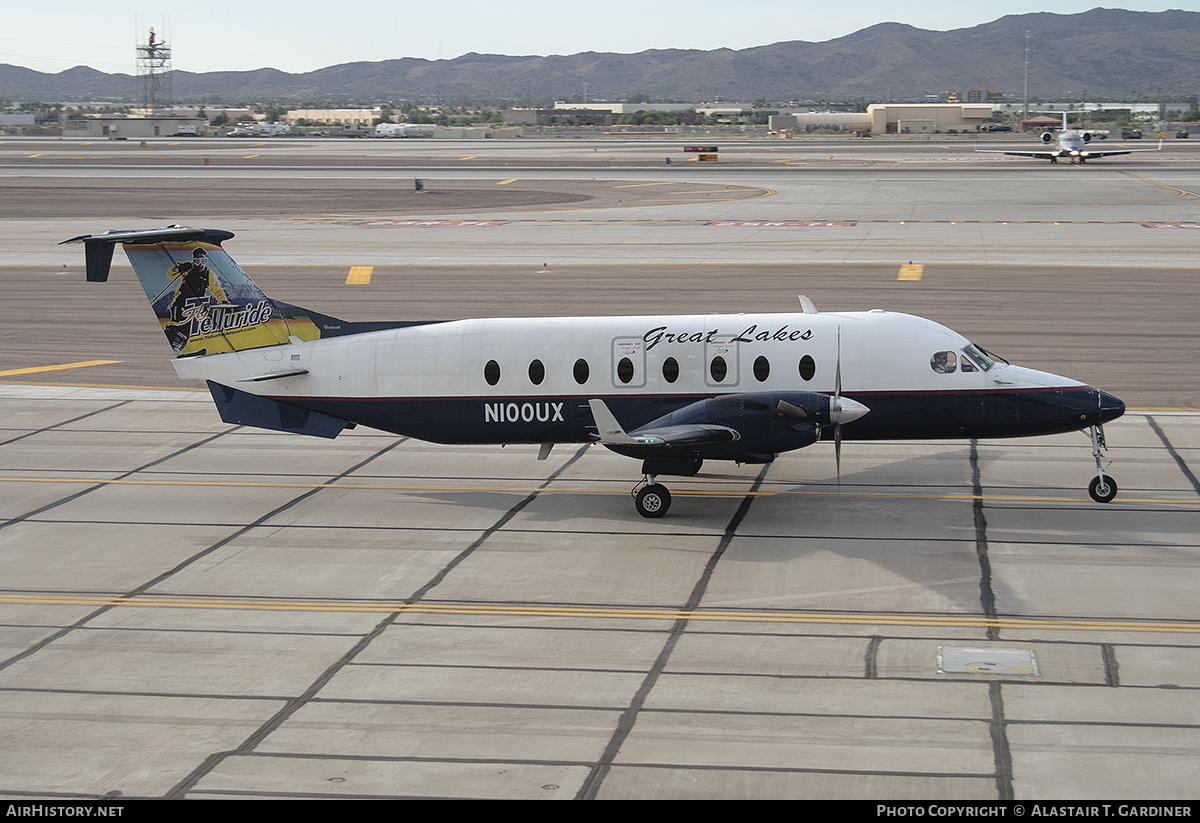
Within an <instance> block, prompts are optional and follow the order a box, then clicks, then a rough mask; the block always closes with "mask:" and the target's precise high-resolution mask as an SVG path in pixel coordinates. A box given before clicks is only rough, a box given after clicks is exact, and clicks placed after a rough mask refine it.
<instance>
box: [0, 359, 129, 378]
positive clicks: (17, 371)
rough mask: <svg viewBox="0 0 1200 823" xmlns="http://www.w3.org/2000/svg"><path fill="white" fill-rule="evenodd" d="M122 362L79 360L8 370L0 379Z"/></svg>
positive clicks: (122, 361)
mask: <svg viewBox="0 0 1200 823" xmlns="http://www.w3.org/2000/svg"><path fill="white" fill-rule="evenodd" d="M124 362H125V361H124V360H81V361H80V362H78V363H60V364H59V365H57V366H34V367H33V368H29V369H9V370H8V371H0V377H11V376H12V375H14V374H37V373H38V372H44V371H62V370H63V369H82V368H83V367H84V366H107V365H108V364H110V363H124Z"/></svg>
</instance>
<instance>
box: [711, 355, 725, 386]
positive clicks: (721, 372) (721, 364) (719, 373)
mask: <svg viewBox="0 0 1200 823" xmlns="http://www.w3.org/2000/svg"><path fill="white" fill-rule="evenodd" d="M728 372H729V366H728V365H727V364H726V363H725V358H724V357H721V356H720V355H717V356H716V357H714V358H713V359H712V362H711V363H709V364H708V373H709V374H711V375H712V379H713V382H714V383H720V382H721V381H722V380H724V379H725V375H726V374H727V373H728Z"/></svg>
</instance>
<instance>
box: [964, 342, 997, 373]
mask: <svg viewBox="0 0 1200 823" xmlns="http://www.w3.org/2000/svg"><path fill="white" fill-rule="evenodd" d="M968 362H972V363H974V364H975V365H976V366H978V367H979V370H980V371H990V370H991V368H992V366H994V365H996V361H994V360H992V358H990V357H988V356H987V355H986V354H985V353H984V351H983V349H981V348H979V347H978V346H976V345H975V344H974V343H968V344H967V347H966V348H965V349H963V371H975V369H968V368H967V363H968Z"/></svg>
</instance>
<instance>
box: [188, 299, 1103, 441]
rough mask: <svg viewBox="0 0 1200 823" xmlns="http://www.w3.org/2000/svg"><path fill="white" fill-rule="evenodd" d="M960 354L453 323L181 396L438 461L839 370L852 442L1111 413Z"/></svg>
mask: <svg viewBox="0 0 1200 823" xmlns="http://www.w3.org/2000/svg"><path fill="white" fill-rule="evenodd" d="M968 347H970V343H969V341H968V340H967V339H966V338H964V337H963V336H962V335H959V334H957V333H956V332H953V331H951V330H950V329H948V328H946V327H944V326H941V325H938V324H937V323H934V322H932V321H929V320H925V319H922V318H919V317H914V316H911V315H906V314H898V313H894V312H885V311H879V310H877V311H870V312H856V313H821V314H812V313H796V314H760V315H740V314H737V315H729V314H724V315H718V314H710V315H684V316H673V317H668V316H663V317H653V316H652V317H576V318H517V319H492V320H461V321H452V322H442V323H429V324H423V325H417V326H410V327H407V328H400V329H389V330H386V331H379V332H370V333H365V334H355V335H347V336H344V337H334V338H329V339H322V340H314V341H309V342H294V343H293V344H292V345H288V346H277V347H266V348H258V349H249V350H245V351H236V352H229V353H225V354H217V355H208V356H205V357H200V358H183V359H179V360H176V361H175V364H176V370H177V371H178V373H179V374H180V376H181V377H184V378H203V379H206V380H209V381H212V382H214V383H217V384H220V385H223V386H230V387H235V388H237V389H238V390H239V391H244V392H248V393H252V394H255V395H258V396H260V397H264V398H269V399H270V400H272V401H276V402H278V403H281V404H285V405H286V406H295V407H298V408H302V409H309V410H312V411H315V412H318V413H320V414H323V415H328V416H330V417H333V418H340V419H343V420H346V421H350V422H353V423H356V424H361V425H366V426H370V427H372V428H377V429H381V430H383V431H389V432H394V433H397V434H403V435H408V436H412V437H416V438H419V439H422V440H429V441H432V442H437V443H544V442H552V443H574V442H589V441H591V440H594V439H595V434H596V423H595V419H594V417H593V414H592V412H591V410H590V409H589V407H588V401H589V400H590V399H592V398H599V399H602V400H604V402H605V403H607V405H608V407H609V408H610V409H611V410H612V412H613V413H614V414H615V415H616V416H617V418H619V419H620V421H621V422H622V423H623V424H624V426H625V428H626V429H628V430H630V431H632V430H634V429H636V428H638V427H639V426H641V425H644V424H645V423H648V422H650V421H652V420H655V419H656V418H659V417H661V416H662V415H665V414H667V413H669V412H672V411H675V410H677V409H680V408H683V407H685V406H687V405H689V404H692V403H695V402H696V401H698V400H702V399H705V398H712V397H718V396H722V395H735V394H736V395H746V394H750V395H753V394H763V393H766V394H774V395H780V396H782V395H783V394H784V393H788V392H808V393H816V394H823V395H831V394H833V393H834V391H835V388H836V387H835V372H836V370H837V367H838V363H839V360H840V363H841V377H842V392H843V393H844V395H845V396H846V397H848V398H851V399H853V400H856V401H858V402H860V403H862V404H864V405H865V406H867V407H868V408H869V409H870V412H869V413H868V414H866V415H865V416H863V417H861V419H857V420H855V421H854V422H852V423H850V424H847V425H846V426H845V427H844V437H845V439H866V440H870V439H909V438H921V439H929V438H953V437H1012V436H1021V435H1037V434H1047V433H1053V432H1061V431H1071V430H1077V429H1080V428H1084V427H1086V426H1088V425H1092V424H1094V423H1098V422H1102V417H1104V411H1103V409H1104V407H1105V403H1106V400H1105V398H1110V399H1111V400H1112V401H1115V398H1111V396H1109V395H1105V394H1104V393H1103V392H1099V391H1098V390H1096V389H1094V388H1092V387H1090V386H1087V385H1085V384H1083V383H1080V382H1078V381H1075V380H1070V379H1068V378H1064V377H1059V376H1056V375H1052V374H1047V373H1045V372H1038V371H1034V370H1031V369H1025V368H1021V367H1018V366H1011V365H1008V364H1005V363H1002V362H999V361H992V360H991V359H989V358H987V357H986V356H985V355H983V354H982V353H981V352H979V351H978V350H977V349H974V347H971V348H970V350H968ZM939 357H941V358H942V359H951V360H953V361H954V362H953V366H952V368H947V366H946V365H945V364H944V363H939V364H938V365H936V366H935V365H934V359H936V358H939ZM297 372H305V373H297ZM276 373H278V374H290V375H291V376H286V377H280V378H270V377H269V375H271V374H276ZM1115 402H1116V403H1117V404H1119V401H1115ZM1109 406H1110V407H1111V408H1110V411H1111V409H1112V408H1115V406H1113V404H1112V403H1109ZM1104 419H1107V418H1104Z"/></svg>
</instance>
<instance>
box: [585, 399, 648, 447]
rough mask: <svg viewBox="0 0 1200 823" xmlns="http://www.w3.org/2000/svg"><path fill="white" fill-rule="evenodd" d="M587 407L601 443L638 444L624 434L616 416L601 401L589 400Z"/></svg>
mask: <svg viewBox="0 0 1200 823" xmlns="http://www.w3.org/2000/svg"><path fill="white" fill-rule="evenodd" d="M588 406H590V407H591V409H592V417H593V418H595V420H596V433H597V434H598V435H599V436H600V442H601V443H637V442H639V441H637V440H635V439H633V438H632V437H630V436H629V435H627V434H626V433H625V429H623V428H622V427H621V424H620V423H618V422H617V418H616V416H615V415H613V413H612V412H611V411H609V410H608V406H606V405H604V401H603V400H599V399H593V400H589V401H588Z"/></svg>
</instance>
